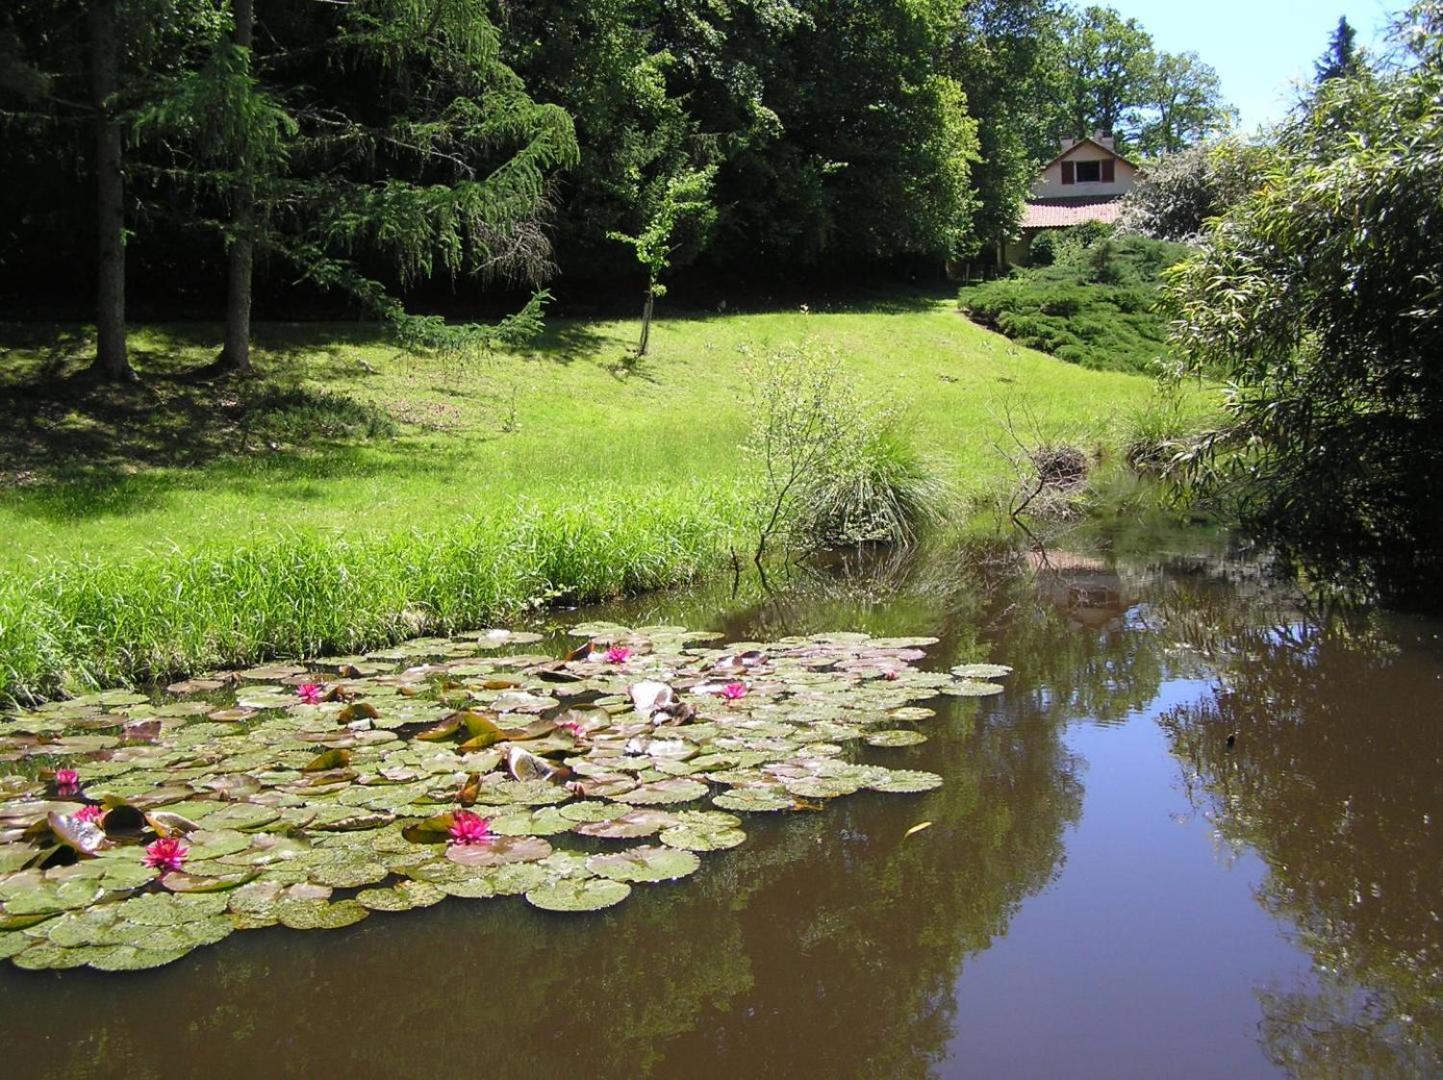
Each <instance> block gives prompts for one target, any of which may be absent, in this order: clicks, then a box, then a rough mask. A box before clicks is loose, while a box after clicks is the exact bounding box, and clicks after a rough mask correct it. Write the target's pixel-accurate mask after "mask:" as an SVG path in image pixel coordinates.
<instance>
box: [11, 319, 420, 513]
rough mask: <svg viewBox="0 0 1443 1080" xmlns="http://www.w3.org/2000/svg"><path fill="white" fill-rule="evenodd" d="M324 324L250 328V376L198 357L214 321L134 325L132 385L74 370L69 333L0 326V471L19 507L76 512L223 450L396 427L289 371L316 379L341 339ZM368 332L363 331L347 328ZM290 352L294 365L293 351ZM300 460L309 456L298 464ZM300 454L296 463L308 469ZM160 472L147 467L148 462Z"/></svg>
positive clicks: (88, 342)
mask: <svg viewBox="0 0 1443 1080" xmlns="http://www.w3.org/2000/svg"><path fill="white" fill-rule="evenodd" d="M338 337H340V336H339V335H338V334H337V333H336V332H335V329H334V328H330V329H327V330H321V329H319V328H316V330H315V331H314V335H312V334H311V333H305V334H291V333H283V334H281V335H276V334H274V333H266V332H263V333H262V334H260V335H258V338H257V346H258V348H259V349H262V350H264V352H265V354H266V356H265V366H264V373H263V374H261V375H257V376H254V377H248V378H242V377H238V376H236V375H233V374H216V373H215V372H214V371H213V370H210V369H209V368H208V363H209V360H210V356H211V354H210V353H209V351H208V350H209V349H210V348H211V347H212V346H213V343H214V339H215V332H214V328H210V327H205V326H195V327H185V328H166V329H165V330H164V331H153V330H147V331H144V332H142V333H138V334H137V335H136V336H135V339H134V341H133V344H132V348H131V357H132V363H133V364H134V365H135V367H136V369H137V371H138V372H139V373H140V375H141V380H140V381H139V382H138V383H133V384H115V383H110V382H104V381H100V380H97V379H95V378H94V377H93V376H91V375H90V373H89V372H88V370H87V369H88V363H89V353H90V349H91V348H92V347H93V342H92V338H91V337H90V335H89V334H87V333H85V332H84V331H83V330H79V329H71V328H57V327H53V326H52V327H31V326H6V327H4V328H3V329H0V418H3V423H0V481H3V482H4V486H5V487H6V488H8V489H9V490H8V491H7V493H6V494H7V497H8V499H9V500H11V501H12V502H13V503H14V504H15V505H16V506H17V507H19V508H21V510H22V512H26V513H34V514H36V515H37V516H40V517H42V518H51V519H61V518H64V519H72V520H73V519H78V518H84V517H90V516H95V515H99V514H107V513H124V512H127V511H129V510H133V509H139V508H142V507H144V506H146V505H148V504H151V503H152V502H153V501H154V499H155V498H156V496H157V495H158V494H159V493H160V491H161V490H162V489H166V488H173V487H176V486H183V485H185V484H186V483H187V482H188V481H187V480H186V479H185V478H184V476H183V475H176V474H175V472H176V471H177V470H178V471H180V472H181V473H183V472H184V471H185V470H192V469H198V468H201V467H204V466H212V465H213V464H215V463H219V462H225V461H234V462H237V463H249V464H254V462H256V461H257V460H267V461H273V460H277V459H288V458H298V457H300V458H305V457H309V458H314V457H316V456H317V455H320V456H322V457H326V456H330V457H334V456H336V455H337V454H341V455H344V454H345V451H346V448H347V447H348V446H349V445H351V444H354V443H356V442H358V441H364V440H375V439H389V438H392V437H394V436H395V435H397V434H398V433H399V428H398V426H397V425H396V423H395V421H394V420H393V419H392V418H391V416H390V414H389V413H387V412H386V411H385V410H384V409H381V408H378V407H377V406H375V405H372V404H369V403H367V402H364V401H360V400H358V399H356V398H353V397H351V396H349V395H347V394H345V393H342V392H338V391H334V390H323V389H316V388H315V387H314V386H313V385H307V384H306V383H305V382H303V381H302V380H303V379H308V380H316V379H319V380H320V381H323V382H324V381H326V378H327V375H328V373H331V371H330V369H332V368H333V367H335V366H336V365H341V364H344V365H345V368H346V375H347V377H348V378H351V379H355V378H356V377H357V370H356V365H355V363H354V361H353V360H350V361H348V360H346V359H345V357H344V355H343V350H344V347H345V346H346V345H348V344H352V343H353V342H349V341H347V340H345V339H344V338H343V337H341V338H340V340H338ZM362 340H365V341H367V342H368V343H374V341H375V340H376V336H375V335H374V333H373V334H371V335H370V336H369V338H368V339H367V338H364V337H363V336H360V335H358V336H357V342H355V343H359V342H360V341H362ZM302 354H304V361H305V362H304V363H301V362H290V361H293V360H294V361H299V360H300V359H301V356H302ZM312 465H313V463H312ZM312 465H307V466H306V467H307V468H309V467H312ZM157 470H161V472H157Z"/></svg>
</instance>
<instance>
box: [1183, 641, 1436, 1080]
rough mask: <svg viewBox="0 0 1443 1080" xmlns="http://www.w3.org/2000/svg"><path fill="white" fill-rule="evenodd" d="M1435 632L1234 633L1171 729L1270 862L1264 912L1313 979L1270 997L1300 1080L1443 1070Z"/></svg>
mask: <svg viewBox="0 0 1443 1080" xmlns="http://www.w3.org/2000/svg"><path fill="white" fill-rule="evenodd" d="M1437 630H1438V628H1437V626H1436V625H1428V624H1424V623H1420V622H1405V621H1403V620H1388V619H1385V618H1384V617H1383V616H1381V615H1378V614H1376V613H1374V614H1369V615H1359V614H1349V613H1322V614H1318V613H1314V614H1313V616H1312V617H1311V618H1308V619H1301V620H1296V621H1292V622H1286V623H1281V624H1276V625H1252V626H1250V625H1247V624H1243V625H1241V626H1236V627H1233V628H1231V631H1230V633H1229V634H1228V635H1227V636H1228V639H1229V645H1230V649H1229V655H1228V657H1227V659H1226V662H1225V663H1224V665H1223V667H1222V670H1221V672H1220V673H1219V676H1218V678H1217V682H1216V687H1215V691H1214V693H1213V694H1212V695H1211V696H1210V697H1209V698H1208V699H1207V700H1206V701H1204V702H1202V703H1199V704H1196V705H1191V706H1187V707H1182V708H1178V709H1175V710H1173V711H1171V712H1170V713H1168V714H1167V715H1166V716H1165V717H1164V719H1163V726H1164V728H1165V729H1166V730H1167V732H1168V734H1169V738H1170V740H1171V743H1172V746H1173V749H1174V752H1175V753H1176V754H1177V755H1178V756H1179V758H1180V759H1181V760H1182V762H1183V763H1184V767H1185V770H1186V779H1187V782H1188V783H1189V785H1190V789H1191V793H1192V795H1193V798H1194V799H1195V800H1196V801H1197V802H1198V803H1199V804H1201V805H1202V806H1204V807H1206V809H1207V811H1208V812H1209V813H1210V814H1211V816H1212V818H1213V819H1214V821H1215V823H1216V825H1217V827H1218V829H1219V830H1220V831H1221V832H1222V834H1223V835H1224V836H1225V837H1227V839H1229V840H1230V841H1232V842H1233V843H1235V844H1239V845H1246V846H1248V847H1250V848H1252V849H1254V850H1256V851H1257V852H1258V853H1259V854H1260V855H1261V856H1262V858H1263V859H1264V860H1265V861H1266V863H1267V866H1268V870H1269V873H1268V876H1267V879H1266V881H1265V883H1264V885H1263V887H1262V889H1261V890H1260V895H1259V897H1258V899H1259V902H1260V903H1261V904H1263V905H1264V906H1265V907H1266V908H1267V910H1268V911H1269V912H1270V913H1272V914H1273V915H1275V916H1276V917H1277V918H1279V919H1281V920H1285V921H1286V923H1287V924H1288V925H1290V926H1292V927H1294V928H1295V929H1296V932H1297V935H1298V939H1299V941H1300V943H1301V944H1302V945H1303V947H1304V948H1306V949H1307V950H1308V951H1309V953H1311V954H1312V956H1313V957H1314V959H1315V961H1316V964H1317V967H1318V971H1319V977H1320V981H1319V985H1317V986H1316V987H1310V988H1305V989H1298V988H1291V987H1268V988H1264V989H1263V990H1262V991H1261V992H1260V1000H1261V1003H1262V1006H1263V1013H1264V1025H1263V1038H1264V1040H1265V1044H1266V1048H1267V1050H1268V1053H1269V1055H1270V1056H1271V1057H1272V1058H1273V1060H1275V1061H1276V1062H1277V1063H1278V1064H1280V1065H1283V1066H1286V1067H1287V1068H1288V1069H1289V1070H1290V1071H1292V1072H1294V1073H1296V1074H1298V1075H1304V1076H1313V1075H1345V1074H1353V1073H1367V1072H1373V1073H1374V1074H1383V1075H1422V1074H1425V1073H1436V1072H1437V1071H1438V1070H1439V1069H1440V1068H1443V922H1440V910H1443V835H1440V833H1439V828H1438V823H1439V821H1440V817H1443V785H1440V783H1439V777H1440V775H1443V772H1440V766H1443V725H1440V724H1439V722H1438V720H1439V711H1438V701H1439V689H1440V686H1439V681H1440V671H1443V650H1440V647H1439V639H1438V633H1437Z"/></svg>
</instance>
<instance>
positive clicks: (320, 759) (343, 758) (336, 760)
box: [301, 750, 351, 773]
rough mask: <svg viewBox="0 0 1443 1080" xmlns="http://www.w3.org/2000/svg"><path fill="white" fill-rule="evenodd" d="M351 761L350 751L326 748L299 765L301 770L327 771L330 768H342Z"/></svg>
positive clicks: (309, 771) (311, 771) (310, 771)
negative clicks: (321, 752)
mask: <svg viewBox="0 0 1443 1080" xmlns="http://www.w3.org/2000/svg"><path fill="white" fill-rule="evenodd" d="M350 763H351V752H350V751H349V750H327V751H326V752H325V753H323V754H317V755H316V756H315V757H313V758H311V760H310V761H308V762H306V763H305V764H304V765H302V766H301V772H304V773H318V772H328V771H330V770H331V769H344V768H345V767H346V766H347V765H349V764H350Z"/></svg>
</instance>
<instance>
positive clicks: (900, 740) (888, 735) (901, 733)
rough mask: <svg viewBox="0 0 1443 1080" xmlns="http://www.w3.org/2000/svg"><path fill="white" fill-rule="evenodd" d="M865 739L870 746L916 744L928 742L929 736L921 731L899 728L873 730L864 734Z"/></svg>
mask: <svg viewBox="0 0 1443 1080" xmlns="http://www.w3.org/2000/svg"><path fill="white" fill-rule="evenodd" d="M864 739H865V741H866V743H867V745H868V746H916V745H917V744H918V743H924V742H926V741H927V736H925V735H923V734H922V733H921V732H920V731H908V730H906V729H905V728H897V729H895V730H888V731H872V732H869V733H868V734H867V735H866V736H864Z"/></svg>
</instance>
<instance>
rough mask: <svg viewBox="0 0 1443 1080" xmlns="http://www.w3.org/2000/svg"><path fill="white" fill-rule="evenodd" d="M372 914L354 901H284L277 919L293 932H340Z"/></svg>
mask: <svg viewBox="0 0 1443 1080" xmlns="http://www.w3.org/2000/svg"><path fill="white" fill-rule="evenodd" d="M369 914H370V912H369V911H367V910H366V909H365V908H364V907H362V906H361V905H360V904H358V903H357V902H356V901H354V900H338V901H337V902H336V903H334V904H332V903H329V902H328V901H325V900H295V899H290V898H287V899H284V900H282V901H280V903H278V904H277V905H276V917H277V918H278V919H279V920H280V922H281V924H282V925H283V926H289V927H290V928H291V929H292V930H339V929H340V928H341V927H343V926H350V925H351V924H352V923H358V922H360V921H361V920H362V919H364V918H365V917H366V916H367V915H369Z"/></svg>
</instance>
